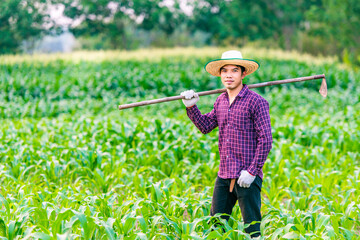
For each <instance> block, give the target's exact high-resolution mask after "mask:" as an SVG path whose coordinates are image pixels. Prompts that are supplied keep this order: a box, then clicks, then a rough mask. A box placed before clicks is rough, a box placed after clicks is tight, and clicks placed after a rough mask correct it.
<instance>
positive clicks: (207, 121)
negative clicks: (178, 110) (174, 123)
mask: <svg viewBox="0 0 360 240" xmlns="http://www.w3.org/2000/svg"><path fill="white" fill-rule="evenodd" d="M186 113H187V115H188V117H189V118H190V119H191V121H192V122H193V123H194V124H195V126H196V127H197V128H198V129H199V130H200V131H201V132H202V133H203V134H207V133H209V132H211V131H212V130H213V129H214V128H216V127H217V126H218V122H217V119H216V112H215V108H214V109H213V110H212V111H211V112H209V113H206V114H204V115H202V114H201V112H200V110H199V109H198V107H197V106H196V105H194V106H192V107H190V108H186Z"/></svg>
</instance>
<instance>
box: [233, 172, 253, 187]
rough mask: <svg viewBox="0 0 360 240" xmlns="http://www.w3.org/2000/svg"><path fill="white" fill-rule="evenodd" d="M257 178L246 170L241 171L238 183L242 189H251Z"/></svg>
mask: <svg viewBox="0 0 360 240" xmlns="http://www.w3.org/2000/svg"><path fill="white" fill-rule="evenodd" d="M255 178H256V176H253V175H251V174H250V173H249V172H248V171H246V170H241V173H240V177H239V179H238V181H237V183H238V184H239V186H240V187H244V188H249V187H250V185H251V184H252V182H253V181H254V180H255Z"/></svg>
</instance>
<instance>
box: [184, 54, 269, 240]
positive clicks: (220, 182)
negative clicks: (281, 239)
mask: <svg viewBox="0 0 360 240" xmlns="http://www.w3.org/2000/svg"><path fill="white" fill-rule="evenodd" d="M258 68H259V64H258V63H257V62H256V61H254V60H249V59H243V58H242V55H241V53H240V52H239V51H235V50H231V51H227V52H224V53H223V54H222V57H221V59H216V60H213V61H210V62H208V63H207V64H206V65H205V70H206V71H207V72H208V73H210V74H211V75H214V76H220V77H221V81H222V83H223V85H224V86H225V88H226V89H227V91H226V92H224V93H222V94H221V95H220V96H219V97H218V98H217V99H216V101H215V103H214V108H213V110H212V111H211V112H209V113H207V114H204V115H202V114H201V112H200V110H199V109H198V108H197V106H196V102H197V101H198V100H199V96H198V95H197V94H196V93H195V92H194V91H193V90H189V91H185V92H182V93H181V95H182V96H185V99H183V103H184V104H185V106H186V111H187V115H188V117H189V118H190V119H191V121H192V122H193V123H194V124H195V126H196V127H197V128H198V129H199V130H200V131H201V132H202V133H203V134H207V133H209V132H211V131H212V130H213V129H214V128H216V127H219V152H220V166H219V171H218V176H217V178H216V181H215V186H214V192H213V197H212V203H211V215H212V216H213V215H215V214H217V213H224V214H227V215H224V216H223V217H222V218H225V219H226V220H228V219H229V215H230V214H231V212H232V209H233V207H234V205H235V203H236V201H238V202H239V206H240V209H241V214H242V217H243V220H244V223H245V224H246V225H248V224H250V225H249V226H248V227H246V228H245V231H246V232H247V233H249V234H251V236H252V237H259V236H260V235H261V234H260V221H261V213H260V208H261V197H260V191H261V186H262V179H263V171H262V167H263V165H264V162H265V160H266V158H267V156H268V154H269V152H270V149H271V145H272V135H271V125H270V115H269V104H268V102H267V101H266V100H265V99H264V98H262V97H261V96H260V95H259V94H257V93H255V92H253V91H251V90H249V88H248V87H247V85H246V84H243V83H242V80H243V79H244V77H245V76H247V75H249V74H251V73H253V72H254V71H256V70H257V69H258ZM235 182H236V183H237V184H235Z"/></svg>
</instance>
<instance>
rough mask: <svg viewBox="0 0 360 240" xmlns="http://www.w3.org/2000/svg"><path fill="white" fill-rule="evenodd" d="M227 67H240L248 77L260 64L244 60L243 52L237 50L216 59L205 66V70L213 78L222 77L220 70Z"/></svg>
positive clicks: (227, 52)
mask: <svg viewBox="0 0 360 240" xmlns="http://www.w3.org/2000/svg"><path fill="white" fill-rule="evenodd" d="M225 65H240V66H243V67H244V68H245V70H246V75H249V74H251V73H253V72H255V71H256V70H257V69H258V68H259V67H260V64H259V63H258V62H256V61H255V60H251V59H244V58H243V57H242V54H241V52H239V51H236V50H230V51H226V52H224V53H223V54H222V55H221V58H220V59H215V60H212V61H210V62H208V63H207V64H206V65H205V70H206V71H207V72H208V73H210V74H211V75H213V76H217V77H220V68H222V67H223V66H225Z"/></svg>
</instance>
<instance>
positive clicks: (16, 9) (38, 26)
mask: <svg viewBox="0 0 360 240" xmlns="http://www.w3.org/2000/svg"><path fill="white" fill-rule="evenodd" d="M45 2H46V1H45V0H38V1H31V0H2V1H1V2H0V9H1V11H0V53H14V52H17V51H19V47H20V45H21V44H22V42H23V41H24V40H27V39H30V38H35V37H37V36H39V35H40V34H41V33H43V32H44V31H45V30H46V29H45V28H44V23H46V22H49V21H50V18H49V15H48V14H47V13H46V11H45Z"/></svg>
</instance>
